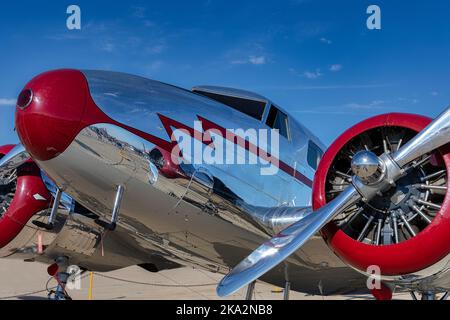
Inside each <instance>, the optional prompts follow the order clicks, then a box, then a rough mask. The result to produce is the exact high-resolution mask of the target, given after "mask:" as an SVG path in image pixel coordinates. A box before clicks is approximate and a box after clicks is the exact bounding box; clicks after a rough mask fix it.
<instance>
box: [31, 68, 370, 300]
mask: <svg viewBox="0 0 450 320" xmlns="http://www.w3.org/2000/svg"><path fill="white" fill-rule="evenodd" d="M83 73H84V75H85V77H86V79H87V81H88V84H89V90H90V93H91V96H92V98H93V100H94V101H95V104H96V105H97V106H98V107H99V108H100V109H101V110H102V111H103V112H104V113H105V114H106V115H107V116H108V117H110V118H111V119H114V120H115V121H118V122H120V123H121V124H123V125H124V126H128V127H132V128H134V129H136V131H134V133H132V132H130V131H129V130H126V129H125V128H124V126H118V125H115V124H111V123H96V124H92V125H90V126H88V127H86V128H84V129H83V130H81V132H79V134H78V135H77V136H76V138H75V139H74V141H73V142H72V143H71V144H70V145H69V147H68V148H67V149H66V150H65V151H64V152H63V153H61V154H60V155H59V156H57V157H56V158H53V159H51V160H47V161H37V162H38V164H39V166H40V167H41V168H42V169H43V170H44V171H45V172H46V173H47V174H48V175H49V176H50V177H51V178H52V179H53V181H54V182H55V183H56V184H57V185H58V187H60V188H61V189H62V190H63V191H64V192H66V193H67V194H69V195H70V196H71V197H72V198H73V199H75V200H76V201H77V202H79V203H81V204H82V205H83V206H84V207H86V208H88V209H89V210H90V211H92V212H93V213H94V214H95V215H79V214H71V215H70V216H69V218H68V219H67V220H68V221H67V222H66V224H65V226H64V227H63V229H62V230H61V232H60V233H59V234H58V236H57V240H58V241H55V243H53V244H52V246H51V248H50V249H49V250H48V251H47V252H46V257H55V256H58V255H62V254H63V255H66V256H69V257H70V258H71V259H72V261H73V263H76V264H79V265H80V266H83V267H87V268H90V269H98V270H108V269H114V268H119V267H123V266H126V265H131V264H140V263H151V264H154V265H155V266H156V267H157V268H159V269H164V268H171V267H176V266H179V265H195V266H199V267H202V268H206V269H208V270H212V271H217V272H227V271H228V270H229V268H231V267H233V266H235V265H236V264H237V263H238V262H240V261H241V260H242V259H243V258H244V257H246V256H247V255H248V254H249V253H250V252H252V251H253V250H254V249H255V248H256V247H258V245H259V244H260V243H262V242H264V241H265V240H266V239H267V238H269V237H270V236H272V235H273V234H275V233H277V232H278V231H280V230H282V229H283V228H284V227H287V226H288V225H290V224H292V223H293V222H295V221H297V220H298V219H300V218H301V217H304V216H305V215H307V214H310V210H309V207H310V204H311V185H310V182H311V181H312V180H313V176H314V170H313V169H312V168H311V167H310V166H309V165H308V163H307V161H306V159H307V152H308V143H309V141H313V142H314V143H315V144H317V145H319V146H321V143H320V142H319V141H318V140H317V139H316V138H315V137H314V136H313V135H312V134H311V133H310V132H309V131H308V130H307V129H305V128H304V127H303V126H302V125H301V124H299V123H298V122H296V121H295V120H294V119H293V118H290V119H289V125H290V132H291V136H290V139H289V140H288V139H286V138H284V137H282V136H281V137H280V147H279V150H280V154H279V160H280V161H282V162H283V164H284V169H283V170H281V169H280V170H278V171H277V173H276V174H274V175H261V167H262V166H263V165H262V164H252V165H250V164H247V165H240V164H207V163H201V164H183V165H179V166H178V167H177V168H176V171H177V174H176V175H167V174H164V172H162V171H161V170H160V171H158V170H155V165H154V164H153V163H152V161H151V159H150V157H149V152H150V151H152V150H154V149H155V148H161V146H160V145H157V144H155V143H154V141H155V140H162V141H168V142H170V141H171V137H170V130H168V129H167V123H165V124H163V123H162V121H161V117H160V115H162V116H163V117H165V118H167V119H171V121H172V122H171V123H169V126H176V125H175V124H176V123H181V124H183V125H184V126H186V127H189V128H193V127H194V121H198V120H199V117H201V118H203V119H207V120H208V121H209V122H211V123H215V124H217V125H218V126H220V127H221V128H226V129H244V130H247V129H269V128H268V127H267V126H266V125H265V119H266V118H267V116H268V113H269V107H270V105H271V102H270V101H266V109H265V112H264V115H263V119H262V120H261V121H257V120H255V119H253V118H251V117H249V116H247V115H245V114H243V113H240V112H238V111H236V110H234V109H232V108H230V107H228V106H226V105H223V104H220V103H218V102H216V101H213V100H211V99H208V98H205V97H203V96H200V95H198V94H194V93H192V92H190V91H187V90H183V89H180V88H177V87H173V86H170V85H167V84H163V83H160V82H156V81H152V80H148V79H144V78H140V77H135V76H130V75H125V74H120V73H112V72H96V71H85V72H83ZM172 129H176V128H172ZM137 132H142V133H145V134H141V135H138V134H137ZM149 135H150V136H152V137H156V139H148V138H147V137H148V136H149ZM150 140H152V141H153V142H151V141H150ZM204 148H207V146H206V145H203V144H202V150H204ZM267 151H268V152H271V150H270V149H269V150H267ZM286 167H287V168H288V169H286ZM308 181H309V183H308ZM119 185H120V186H123V187H124V190H125V191H124V194H123V200H122V203H121V206H120V213H119V220H118V228H117V229H116V230H115V231H108V230H107V229H105V228H103V227H102V224H99V223H98V221H99V220H101V221H105V222H108V221H109V220H110V219H111V212H112V211H113V206H114V199H115V195H116V190H117V186H119ZM74 230H76V231H74ZM105 245H106V246H107V247H108V250H104V249H105V248H104V246H105ZM42 259H44V257H42ZM286 275H287V276H286ZM286 279H288V280H289V281H290V282H291V283H292V288H293V289H294V290H298V291H303V292H308V293H317V294H333V293H348V292H357V291H361V292H362V291H365V290H366V288H365V286H366V279H365V277H364V276H363V275H361V274H359V273H358V272H356V271H354V270H352V269H351V268H349V267H347V266H346V265H345V264H344V263H343V262H342V261H340V260H339V259H338V258H337V257H336V256H335V255H334V254H333V253H332V252H331V251H330V250H329V248H328V247H327V246H326V244H325V242H324V241H323V239H322V238H321V237H320V236H315V237H313V238H312V239H311V240H310V241H309V242H308V243H307V244H306V245H305V246H303V247H302V249H301V250H298V251H297V252H296V253H295V254H294V255H292V256H291V257H290V258H289V259H288V260H287V261H286V263H285V264H283V265H280V266H278V267H276V268H275V269H273V270H272V271H271V272H270V273H268V274H267V275H266V276H265V277H264V278H263V280H265V281H268V282H270V283H273V284H276V285H283V283H284V282H285V280H286Z"/></svg>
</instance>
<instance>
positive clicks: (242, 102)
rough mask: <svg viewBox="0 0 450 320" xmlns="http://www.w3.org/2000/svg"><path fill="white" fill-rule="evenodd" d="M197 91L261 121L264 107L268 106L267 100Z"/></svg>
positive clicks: (196, 91)
mask: <svg viewBox="0 0 450 320" xmlns="http://www.w3.org/2000/svg"><path fill="white" fill-rule="evenodd" d="M194 92H195V93H198V94H200V95H202V96H205V97H208V98H210V99H213V100H216V101H218V102H220V103H223V104H225V105H227V106H229V107H231V108H233V109H235V110H238V111H240V112H242V113H245V114H246V115H248V116H250V117H252V118H255V119H257V120H259V121H261V119H262V116H263V113H264V108H265V106H266V103H265V102H262V101H257V100H250V99H244V98H238V97H232V96H225V95H221V94H217V93H211V92H205V91H198V90H194Z"/></svg>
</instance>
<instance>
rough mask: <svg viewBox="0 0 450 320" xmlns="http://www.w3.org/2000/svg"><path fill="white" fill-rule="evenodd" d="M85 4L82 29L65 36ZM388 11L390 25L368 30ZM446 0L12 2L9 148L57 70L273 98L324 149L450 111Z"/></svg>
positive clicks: (5, 12)
mask: <svg viewBox="0 0 450 320" xmlns="http://www.w3.org/2000/svg"><path fill="white" fill-rule="evenodd" d="M70 4H77V5H79V6H80V7H81V11H82V30H81V31H77V30H75V31H69V30H68V29H67V28H66V18H67V14H66V8H67V6H68V5H70ZM370 4H377V5H379V6H380V7H381V13H382V29H381V30H372V31H371V30H368V29H367V28H366V19H367V17H368V15H367V14H366V8H367V7H368V6H369V5H370ZM449 17H450V3H449V2H448V1H400V0H390V1H364V0H353V1H350V0H348V1H331V0H330V1H320V0H317V1H316V0H287V1H248V0H247V1H242V0H241V1H232V0H228V1H225V0H224V1H222V0H220V1H219V0H200V1H195V0H191V1H169V0H165V1H74V2H65V1H16V2H15V3H12V1H8V2H5V3H2V5H1V8H0V110H1V111H0V112H1V113H0V144H5V143H11V142H17V141H18V139H17V137H16V136H15V133H14V132H13V126H14V121H13V119H14V100H15V97H16V96H17V94H18V93H19V92H20V90H21V88H22V87H23V86H24V85H25V83H26V82H27V81H28V80H30V79H31V78H32V77H33V76H35V75H36V74H38V73H40V72H43V71H46V70H49V69H55V68H62V67H70V68H84V69H86V68H88V69H106V70H116V71H124V72H129V73H134V74H138V75H143V76H145V77H149V78H153V79H157V80H161V81H164V82H169V83H172V84H175V85H179V86H182V87H185V88H190V87H192V86H194V85H199V84H213V85H224V86H231V87H237V88H243V89H247V90H252V91H256V92H258V93H260V94H263V95H265V96H267V97H269V98H271V99H272V100H273V101H275V102H276V103H278V104H279V105H280V106H282V107H283V108H285V109H287V110H288V111H289V112H290V113H291V114H292V115H293V116H294V117H296V118H297V119H298V120H299V121H301V122H302V123H303V124H304V125H306V126H307V127H308V128H310V129H311V130H312V131H313V132H314V133H315V134H316V135H317V136H318V137H319V138H320V139H321V140H322V141H323V142H324V143H325V144H327V145H328V144H329V143H331V142H332V141H333V140H334V139H335V138H336V137H337V136H338V135H339V134H340V133H341V132H342V131H344V130H345V129H346V128H348V127H349V126H350V125H352V124H355V123H357V122H358V121H360V120H362V119H365V118H367V117H368V116H371V115H375V114H380V113H386V112H391V111H398V112H412V113H420V114H424V115H427V116H431V117H435V116H436V115H437V114H439V112H440V111H442V110H443V108H444V107H445V106H448V105H450V85H449V84H450V80H449V77H450V22H449V21H450V19H449Z"/></svg>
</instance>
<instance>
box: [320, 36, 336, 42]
mask: <svg viewBox="0 0 450 320" xmlns="http://www.w3.org/2000/svg"><path fill="white" fill-rule="evenodd" d="M320 42H322V43H325V44H332V43H333V41H331V40H330V39H327V38H324V37H322V38H320Z"/></svg>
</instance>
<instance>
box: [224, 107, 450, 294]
mask: <svg viewBox="0 0 450 320" xmlns="http://www.w3.org/2000/svg"><path fill="white" fill-rule="evenodd" d="M449 142H450V107H449V108H447V109H446V110H445V111H444V112H443V113H442V114H441V115H440V116H439V117H437V118H436V119H435V120H434V121H433V122H431V123H430V124H429V125H428V126H427V127H426V128H425V129H424V130H422V131H421V132H420V133H419V134H418V135H417V136H416V137H414V138H413V139H412V140H410V141H409V142H408V143H407V144H405V145H404V146H403V147H402V148H400V150H398V151H397V152H395V153H394V154H393V155H392V159H391V160H390V161H394V162H395V163H396V164H397V165H398V167H399V168H403V167H404V166H406V165H407V164H409V163H410V162H412V161H414V160H415V159H417V158H419V157H421V156H423V155H425V154H427V153H429V152H430V151H433V150H434V149H437V148H439V147H442V146H443V145H445V144H447V143H449ZM401 175H402V170H394V172H387V173H386V177H387V178H386V179H389V180H391V181H386V179H382V180H381V181H380V182H379V183H378V184H377V185H374V186H370V189H371V190H370V192H369V193H367V194H365V197H366V196H367V195H369V196H370V195H371V194H375V193H374V190H375V191H376V190H382V189H384V188H386V187H387V186H388V185H389V184H390V182H392V181H393V182H395V181H397V180H398V179H399V178H400V177H401ZM356 181H357V182H358V183H357V184H358V187H361V186H363V185H364V184H363V183H361V181H360V180H359V179H358V178H357V177H356ZM354 183H355V182H354ZM358 190H359V192H358V191H357V190H356V188H355V186H354V185H350V186H348V187H347V188H346V189H345V190H344V191H343V192H342V193H340V194H339V196H337V197H336V198H335V199H334V200H333V201H331V202H329V203H328V204H327V205H325V206H323V207H322V208H320V209H319V210H317V211H315V212H313V213H311V214H310V215H308V216H306V217H305V218H303V219H301V220H300V221H298V222H296V223H294V224H293V225H291V226H290V227H288V228H286V229H285V230H283V231H282V232H280V233H279V234H278V235H276V236H275V237H273V238H272V239H270V240H269V241H267V242H265V243H264V244H263V245H261V246H260V247H259V248H257V249H256V250H255V251H254V252H253V253H251V254H250V255H249V256H248V257H247V258H246V259H244V260H243V261H242V262H240V263H239V264H238V265H237V266H236V267H235V268H234V269H233V270H232V271H231V272H230V273H229V274H228V275H226V276H225V277H224V278H223V279H222V281H221V282H220V283H219V285H218V287H217V294H218V295H219V296H221V297H223V296H228V295H230V294H232V293H234V292H236V291H237V290H239V289H240V288H242V287H244V286H245V285H248V284H249V283H251V282H253V281H255V280H256V279H258V278H260V277H261V276H262V275H264V274H265V273H267V272H268V271H270V270H271V269H272V268H274V267H275V266H277V265H278V264H279V263H281V262H282V261H283V260H285V259H286V258H288V257H289V256H290V255H291V254H293V253H294V252H295V251H297V250H298V249H299V248H300V247H301V246H302V245H303V244H304V243H305V242H307V241H308V240H309V239H310V238H311V237H312V236H313V235H314V234H316V233H317V232H318V231H319V230H320V229H321V228H322V227H323V226H324V225H325V224H326V223H327V222H329V221H330V220H331V219H332V218H333V217H335V216H336V215H338V214H339V213H341V212H342V211H343V210H345V209H347V208H348V207H350V206H351V205H353V204H355V203H356V202H357V201H359V200H361V199H362V196H361V191H362V190H360V189H358Z"/></svg>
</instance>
